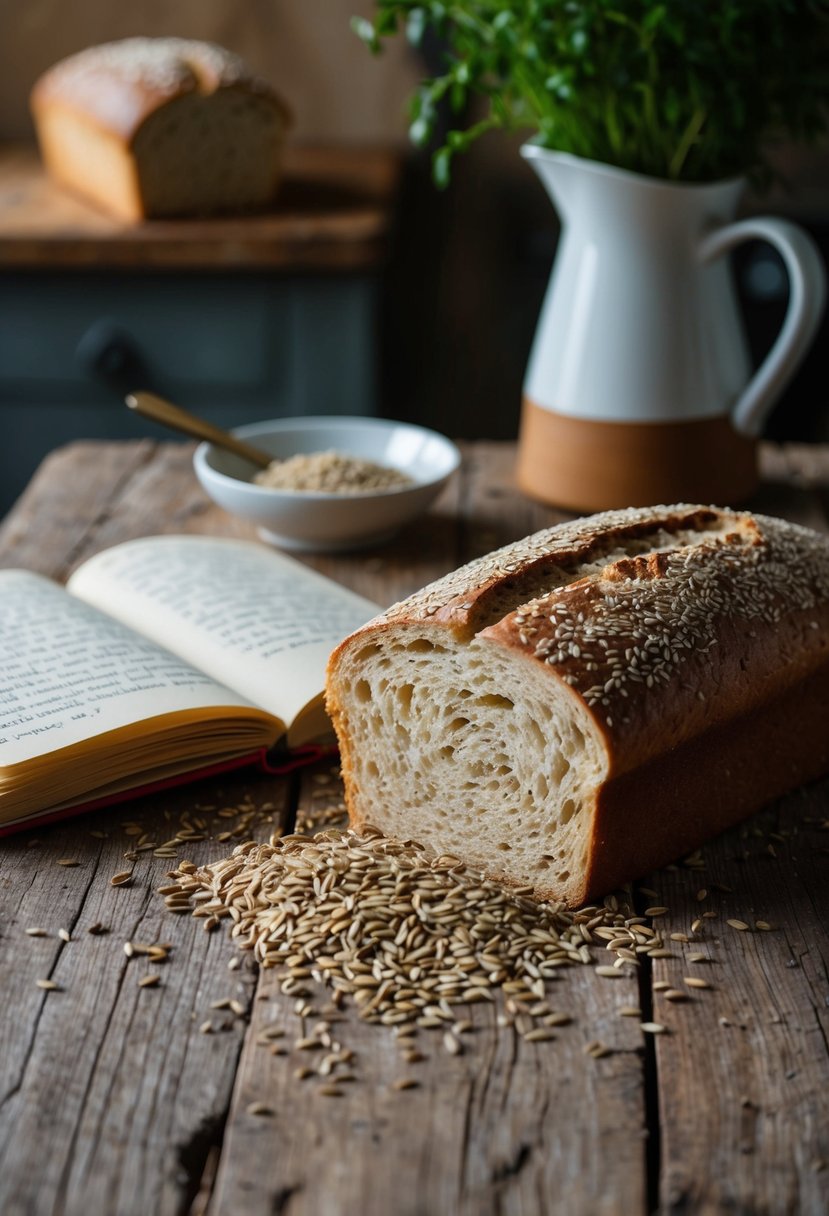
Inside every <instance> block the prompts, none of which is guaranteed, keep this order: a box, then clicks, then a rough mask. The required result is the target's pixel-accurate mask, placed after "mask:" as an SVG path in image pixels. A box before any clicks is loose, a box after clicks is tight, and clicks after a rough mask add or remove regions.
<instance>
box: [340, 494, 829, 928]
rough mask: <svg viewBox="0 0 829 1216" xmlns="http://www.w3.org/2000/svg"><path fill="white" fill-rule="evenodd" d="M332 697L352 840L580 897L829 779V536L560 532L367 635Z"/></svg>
mask: <svg viewBox="0 0 829 1216" xmlns="http://www.w3.org/2000/svg"><path fill="white" fill-rule="evenodd" d="M327 704H328V709H329V712H330V714H331V717H332V719H333V722H334V726H335V728H336V732H337V736H338V739H339V744H340V749H341V755H342V767H343V775H344V780H345V790H346V801H347V806H348V810H349V816H350V819H351V821H352V823H353V824H354V825H356V826H357V827H360V826H363V825H366V824H371V825H373V826H375V827H377V828H379V829H380V830H381V831H383V832H385V833H386V834H388V835H390V836H394V837H398V838H410V839H414V840H418V841H420V842H422V843H423V844H424V845H426V846H428V847H429V848H430V849H432V850H434V851H435V852H436V853H449V854H454V855H455V856H457V857H459V858H461V859H462V860H463V861H465V862H466V863H468V864H469V865H471V866H473V867H476V868H479V869H481V870H482V871H484V872H485V873H486V874H487V875H489V876H490V877H492V878H494V879H497V880H499V881H501V882H503V883H505V884H506V885H520V886H531V887H532V888H533V890H534V892H535V893H536V895H537V896H538V897H539V898H543V899H555V900H562V901H565V902H566V903H567V904H569V905H571V906H575V905H579V904H581V903H583V902H584V901H585V900H587V899H591V898H593V897H595V896H599V895H602V894H604V893H606V892H607V891H609V890H611V889H612V888H614V887H617V886H619V885H621V884H623V883H625V882H627V881H629V880H632V879H634V878H636V877H638V876H640V875H642V874H645V873H647V872H648V871H650V870H652V869H653V868H655V867H658V866H660V865H663V864H666V863H668V862H670V861H673V860H675V859H676V858H678V857H680V856H682V855H683V854H685V853H687V852H688V851H690V850H693V849H695V848H697V847H698V846H699V845H700V844H701V843H702V842H703V841H704V840H706V838H708V837H710V836H712V835H714V834H715V833H717V832H719V831H721V830H722V829H723V828H725V827H727V826H729V825H730V824H733V823H735V822H736V821H737V820H739V819H741V818H742V817H744V816H746V815H748V814H749V813H750V812H752V811H754V810H755V809H757V808H758V807H760V806H761V805H762V804H763V803H765V802H767V801H768V800H770V799H772V798H774V797H776V796H778V795H780V794H782V793H784V792H785V791H787V790H790V789H792V788H794V787H795V786H797V785H799V784H801V783H802V782H804V781H808V780H810V779H813V778H816V777H818V776H819V775H821V774H823V773H825V772H827V771H829V537H825V536H821V535H819V534H817V533H815V532H812V531H810V530H808V529H806V528H802V527H798V526H795V525H793V524H789V523H784V522H782V521H781V520H778V519H771V518H767V517H764V516H759V515H750V514H745V513H737V512H733V511H728V510H720V509H717V508H713V507H710V508H709V507H701V506H686V505H681V506H672V507H650V508H646V509H641V510H640V509H636V510H623V511H610V512H605V513H603V514H601V515H594V516H592V517H590V518H588V519H582V520H577V521H576V522H574V523H567V524H562V525H560V526H558V527H554V528H550V529H549V530H547V531H544V532H539V533H537V534H536V535H534V536H530V537H528V538H527V539H526V540H522V541H519V542H518V543H517V544H513V545H509V546H508V547H506V548H504V549H500V550H499V551H497V552H495V553H492V554H490V555H488V556H486V557H483V558H480V559H479V560H477V561H474V562H472V563H470V564H469V565H467V566H464V567H463V568H461V569H460V570H458V571H456V572H454V573H452V574H450V575H448V576H447V577H445V578H442V579H440V580H438V581H437V582H435V583H433V584H431V585H430V586H428V587H426V588H425V589H424V590H423V591H420V592H418V593H417V594H415V595H412V596H411V597H410V598H409V599H407V600H404V601H403V602H402V603H399V604H396V605H394V606H393V607H392V608H390V609H389V610H388V611H387V612H385V613H384V614H383V615H381V616H379V617H377V618H375V619H374V620H373V621H371V622H370V623H369V624H367V625H366V626H364V627H363V628H361V629H360V630H358V631H357V632H356V633H354V634H353V635H351V636H350V637H349V638H347V639H346V640H345V641H344V642H343V643H342V644H341V645H340V646H339V647H338V648H337V650H335V651H334V653H333V655H332V656H331V660H330V663H329V669H328V680H327Z"/></svg>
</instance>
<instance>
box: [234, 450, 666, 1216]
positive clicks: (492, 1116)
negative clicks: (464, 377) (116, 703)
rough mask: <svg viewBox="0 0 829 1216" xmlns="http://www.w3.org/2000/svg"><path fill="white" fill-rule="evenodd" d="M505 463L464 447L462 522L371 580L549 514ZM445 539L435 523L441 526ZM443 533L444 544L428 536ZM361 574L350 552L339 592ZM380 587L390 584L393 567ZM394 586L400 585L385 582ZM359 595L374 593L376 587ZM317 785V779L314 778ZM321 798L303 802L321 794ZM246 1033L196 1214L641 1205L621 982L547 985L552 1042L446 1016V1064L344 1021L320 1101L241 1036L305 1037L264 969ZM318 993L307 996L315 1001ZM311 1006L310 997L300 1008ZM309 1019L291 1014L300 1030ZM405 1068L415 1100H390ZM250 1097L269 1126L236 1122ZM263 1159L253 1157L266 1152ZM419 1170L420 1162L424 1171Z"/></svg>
mask: <svg viewBox="0 0 829 1216" xmlns="http://www.w3.org/2000/svg"><path fill="white" fill-rule="evenodd" d="M511 467H512V453H511V449H509V448H508V447H507V446H506V445H496V444H492V445H482V444H475V445H469V446H468V448H467V450H466V451H465V463H464V475H463V477H462V479H461V481H460V484H459V491H460V493H459V498H458V500H457V503H458V509H459V511H460V515H461V520H460V528H459V532H458V536H457V540H458V544H457V547H456V548H455V549H454V552H453V551H452V549H451V547H450V546H449V545H448V544H443V545H442V547H441V548H440V549H438V550H437V551H436V552H435V554H434V555H433V557H432V561H431V564H432V565H433V567H434V568H433V569H432V570H428V569H427V567H428V565H429V564H430V563H429V561H428V560H426V557H427V554H424V552H423V551H422V550H421V551H415V552H414V553H409V552H408V551H404V553H405V556H404V555H403V554H400V553H396V554H395V556H394V558H393V559H392V560H391V561H389V559H388V558H385V559H384V568H383V575H384V577H387V576H388V573H389V572H390V571H392V572H394V571H397V572H399V562H400V560H401V557H403V560H405V563H406V567H405V568H404V570H403V576H404V579H405V580H406V581H408V582H409V583H410V585H408V586H406V587H404V588H401V593H405V590H411V589H412V588H411V582H410V580H412V579H416V578H419V580H420V582H419V583H415V584H414V585H420V584H422V583H423V582H425V581H428V578H431V577H436V576H437V575H439V574H442V573H444V572H445V571H446V570H449V569H451V568H452V567H453V566H454V565H456V564H458V562H460V561H465V560H468V559H469V558H471V557H472V556H475V555H477V554H478V553H480V552H483V551H485V550H486V549H489V548H491V547H492V546H493V544H503V543H506V542H507V541H509V540H513V539H515V538H516V537H518V536H522V535H525V534H526V533H527V532H529V531H534V530H536V529H537V528H539V527H542V526H544V525H545V524H546V523H548V522H552V520H553V519H554V518H555V513H553V512H551V511H549V510H548V509H547V508H544V507H539V506H536V505H533V504H530V503H529V502H528V501H527V500H526V499H525V498H523V497H522V496H520V495H519V494H518V493H517V492H516V491H515V490H514V488H513V487H512V485H511ZM450 533H451V529H450ZM444 539H445V540H448V537H447V538H444ZM352 560H353V559H345V558H341V557H337V558H336V559H328V560H326V562H325V564H324V566H323V568H324V570H325V572H326V573H327V574H330V575H331V576H332V577H338V578H341V579H342V581H346V579H345V578H343V576H342V574H341V571H342V568H343V566H344V565H345V566H348V565H351V563H352ZM355 573H356V574H357V575H358V576H359V579H358V581H356V582H352V585H355V586H356V589H357V590H360V591H361V592H362V593H363V594H371V590H370V584H369V583H367V582H364V581H362V580H363V579H365V578H366V577H367V576H369V577H371V572H370V571H367V570H366V569H365V564H364V563H363V564H361V563H360V562H359V559H358V560H357V561H356V563H355V564H353V565H351V569H350V571H349V576H350V577H349V581H351V580H352V579H353V578H354V575H355ZM393 577H394V574H393ZM397 585H398V586H399V582H398V584H397ZM375 595H376V593H375ZM320 776H327V777H328V778H329V779H328V780H327V781H325V782H324V783H323V784H322V785H320V783H319V777H320ZM321 789H322V790H323V791H324V792H322V793H321V792H320V790H321ZM339 798H340V793H339V789H338V788H337V787H336V786H335V783H334V781H333V780H332V779H331V776H330V770H329V772H328V773H325V772H320V773H318V774H316V780H315V775H314V774H310V775H309V776H308V777H307V779H306V781H305V782H304V785H303V791H302V794H301V797H300V803H299V808H300V809H299V816H300V824H301V826H303V827H305V826H306V825H308V824H310V823H311V822H312V821H314V819H316V822H317V823H318V824H319V825H320V826H326V825H327V823H328V815H327V813H326V810H327V808H336V807H337V805H338V803H339ZM258 997H259V998H262V999H261V1000H260V999H257V1001H256V1002H255V1005H254V1011H253V1021H252V1025H251V1033H250V1035H249V1036H248V1038H247V1039H246V1042H245V1046H244V1049H243V1052H242V1057H241V1060H240V1068H239V1076H238V1081H237V1086H236V1090H235V1093H234V1100H233V1108H232V1111H231V1115H230V1119H229V1122H228V1127H227V1132H226V1138H225V1146H224V1151H223V1153H222V1157H221V1161H220V1165H219V1171H218V1175H217V1181H216V1191H215V1193H214V1199H213V1204H212V1206H211V1212H212V1213H213V1216H219V1214H221V1213H224V1212H231V1211H235V1210H239V1209H240V1208H247V1209H249V1210H251V1211H255V1212H265V1211H277V1210H278V1211H281V1212H285V1213H290V1214H291V1216H304V1214H308V1216H311V1214H314V1216H317V1214H326V1216H327V1214H328V1213H331V1214H332V1216H333V1214H334V1213H339V1212H342V1211H359V1212H361V1213H363V1214H364V1216H373V1214H374V1213H377V1214H378V1216H379V1214H380V1213H384V1214H385V1213H387V1212H389V1211H395V1212H396V1213H400V1216H407V1214H409V1213H411V1214H412V1216H415V1214H421V1213H427V1212H453V1213H454V1212H457V1213H468V1214H469V1216H473V1214H474V1216H478V1214H479V1213H481V1214H483V1213H490V1212H491V1213H496V1212H498V1213H516V1216H518V1214H519V1213H520V1214H521V1216H530V1214H531V1213H535V1212H538V1213H543V1212H546V1211H549V1210H550V1209H551V1206H552V1205H556V1207H557V1210H561V1211H567V1212H568V1213H573V1214H574V1216H577V1214H578V1213H584V1214H585V1216H586V1214H588V1213H590V1214H591V1216H592V1214H593V1213H602V1212H607V1213H611V1212H617V1211H620V1210H625V1211H631V1212H635V1211H643V1210H644V1208H645V1195H646V1168H645V1155H646V1109H645V1096H644V1084H643V1069H642V1055H643V1042H642V1036H641V1033H640V1032H639V1030H638V1027H637V1026H636V1024H635V1022H631V1019H628V1018H621V1017H619V1016H618V1015H617V1014H616V1008H617V1007H618V1006H621V1005H625V1004H627V1005H631V1004H632V1005H637V1004H638V1002H639V995H638V984H637V980H636V978H635V977H633V978H631V977H624V978H619V979H617V980H613V981H608V980H606V979H602V978H600V977H597V976H595V975H594V974H593V973H592V970H588V969H587V968H584V969H582V968H578V969H573V970H569V971H567V973H566V975H564V976H563V978H562V979H561V980H559V981H558V982H557V983H556V984H555V985H551V997H550V999H551V1001H552V1003H553V1004H554V1006H555V1008H556V1009H560V1010H561V1011H562V1012H566V1013H568V1014H570V1015H571V1016H572V1019H573V1022H572V1024H571V1025H569V1026H565V1027H562V1028H561V1030H560V1031H559V1033H558V1038H557V1041H556V1042H554V1043H540V1044H528V1043H524V1042H523V1041H522V1040H520V1039H518V1038H517V1037H516V1036H515V1033H514V1031H512V1030H511V1029H505V1028H499V1027H497V1026H496V1023H495V1014H494V1011H493V1009H492V1008H489V1007H487V1008H486V1009H483V1010H482V1009H481V1007H480V1006H471V1007H470V1008H469V1009H468V1010H467V1009H460V1010H459V1016H461V1017H469V1019H470V1020H472V1021H473V1023H474V1025H475V1027H476V1030H475V1033H474V1035H472V1036H470V1044H469V1046H468V1049H467V1051H466V1053H465V1054H464V1055H463V1056H462V1057H460V1058H453V1057H450V1056H448V1055H447V1054H446V1053H445V1051H444V1050H443V1048H442V1046H441V1043H440V1035H439V1034H438V1035H437V1038H435V1035H434V1033H433V1032H428V1031H421V1032H420V1033H419V1049H420V1050H421V1051H422V1052H423V1053H424V1055H425V1056H426V1059H425V1060H424V1061H423V1062H421V1063H419V1064H417V1065H404V1064H403V1063H402V1062H401V1060H400V1053H399V1051H398V1049H397V1047H396V1045H395V1039H394V1036H393V1035H392V1034H391V1032H390V1031H388V1030H386V1029H385V1028H382V1027H377V1026H371V1025H368V1024H366V1023H363V1022H361V1021H360V1020H359V1019H358V1018H357V1017H356V1016H355V1013H354V1011H353V1010H350V1011H348V1012H347V1014H346V1018H345V1021H344V1023H343V1024H342V1025H340V1026H338V1027H337V1034H338V1037H339V1038H340V1039H341V1041H342V1042H343V1044H344V1045H346V1046H348V1047H350V1048H352V1049H353V1050H354V1051H355V1053H356V1055H357V1060H358V1066H359V1078H360V1079H359V1081H358V1082H357V1083H355V1084H354V1085H351V1086H349V1087H348V1090H347V1096H346V1097H344V1098H342V1099H337V1098H330V1097H326V1096H324V1095H321V1094H320V1093H319V1092H318V1091H319V1089H320V1086H321V1084H322V1082H321V1080H320V1079H319V1078H317V1079H316V1080H315V1079H313V1078H309V1079H306V1080H303V1081H297V1080H296V1079H295V1078H294V1076H293V1070H294V1069H295V1068H296V1067H297V1065H299V1064H305V1063H306V1062H307V1054H306V1053H303V1052H297V1053H293V1054H290V1055H288V1056H272V1055H271V1054H270V1053H269V1051H268V1048H267V1047H265V1046H262V1045H261V1044H259V1043H258V1042H257V1040H258V1039H259V1038H260V1037H261V1036H262V1032H263V1031H264V1029H265V1028H266V1026H267V1025H268V1024H269V1023H270V1022H272V1021H276V1022H278V1023H279V1024H280V1025H284V1027H285V1029H286V1039H287V1041H288V1042H291V1041H292V1040H295V1039H296V1038H297V1037H300V1036H301V1035H302V1033H303V1031H304V1030H305V1029H307V1026H306V1024H305V1021H304V1022H303V1023H302V1026H301V1027H300V1025H299V1024H298V1023H297V1021H296V1019H295V1018H294V1016H293V1014H292V1004H293V1003H292V1001H291V1000H290V998H286V997H284V996H282V995H281V994H280V992H279V987H278V984H277V983H276V982H275V981H274V979H273V977H272V975H271V974H270V973H264V974H263V976H262V978H261V980H260V984H259V990H258ZM323 1000H324V998H323ZM314 1004H315V1006H319V1004H320V1002H319V1001H316V1000H315V1001H314ZM313 1020H314V1018H313V1017H310V1018H309V1019H306V1021H307V1022H308V1023H309V1024H310V1023H311V1022H313ZM595 1039H600V1040H602V1041H603V1042H605V1043H607V1044H608V1045H609V1046H611V1047H613V1048H614V1049H615V1050H614V1054H612V1055H609V1056H607V1057H605V1058H602V1059H597V1060H594V1059H593V1058H591V1057H590V1056H588V1055H586V1054H585V1053H584V1051H583V1047H584V1045H585V1044H587V1043H589V1042H590V1041H592V1040H595ZM404 1074H406V1075H409V1074H411V1075H413V1076H414V1078H415V1079H416V1080H417V1081H418V1082H419V1085H418V1088H417V1089H412V1090H405V1091H402V1092H399V1091H396V1090H395V1089H394V1082H395V1080H397V1079H399V1078H400V1077H402V1076H403V1075H404ZM257 1102H262V1103H264V1104H266V1105H267V1106H269V1107H271V1108H272V1109H273V1111H274V1112H275V1113H274V1116H273V1117H272V1118H267V1117H264V1118H263V1117H262V1116H260V1115H255V1114H251V1113H249V1107H250V1106H251V1104H255V1103H257ZM274 1140H276V1141H277V1142H278V1144H279V1150H278V1152H276V1153H274V1152H267V1151H266V1152H263V1151H262V1148H263V1146H264V1145H265V1144H266V1143H273V1142H274ZM427 1163H428V1164H427Z"/></svg>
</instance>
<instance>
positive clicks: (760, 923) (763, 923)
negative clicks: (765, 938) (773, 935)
mask: <svg viewBox="0 0 829 1216" xmlns="http://www.w3.org/2000/svg"><path fill="white" fill-rule="evenodd" d="M754 928H755V929H760V930H761V931H762V932H763V933H769V932H771V929H772V926H771V925H770V924H769V922H768V921H767V920H756V921H755V922H754Z"/></svg>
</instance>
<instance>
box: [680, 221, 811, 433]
mask: <svg viewBox="0 0 829 1216" xmlns="http://www.w3.org/2000/svg"><path fill="white" fill-rule="evenodd" d="M748 240H760V241H767V242H768V243H769V244H770V245H773V246H774V248H775V249H776V250H777V252H778V253H779V254H780V256H781V257H782V258H783V261H784V263H785V266H786V272H787V274H788V278H789V307H788V309H787V311H786V316H785V319H784V321H783V327H782V329H781V330H780V333H779V334H778V335H777V338H776V339H775V342H774V345H773V346H772V348H771V350H770V351H769V353H768V354H767V355H766V357H765V359H764V360H763V362H762V363H761V364H760V366H759V367H758V369H757V371H756V372H755V373H754V375H753V376H752V378H751V380H749V382H748V384H747V385H746V387H745V389H744V390H743V392H742V393H741V394H740V396H739V397H738V398H737V401H736V403H735V405H734V408H733V410H732V412H731V418H732V421H733V423H734V426H735V428H736V430H738V431H740V432H741V434H743V435H748V436H751V437H754V436H757V435H758V434H759V433H760V431H761V429H762V426H763V423H764V422H765V420H766V417H767V416H768V414H769V412H770V411H771V408H772V406H773V405H774V403H775V401H776V400H777V398H778V396H779V394H780V393H781V392H782V391H783V389H784V388H785V386H786V384H787V383H788V382H789V380H790V379H791V377H792V376H793V375H794V372H795V371H796V369H797V366H798V364H799V363H800V361H801V359H802V358H803V356H804V355H805V354H806V352H807V350H808V349H809V346H810V344H811V342H812V339H813V338H814V336H815V334H816V333H817V329H818V326H819V324H820V319H821V316H822V315H823V306H824V303H825V301H826V272H825V270H824V266H823V260H822V258H821V256H820V253H819V252H818V248H817V245H816V244H815V242H814V241H813V240H812V238H811V237H810V236H809V234H808V232H805V231H804V230H803V229H802V228H799V227H798V226H797V224H792V223H790V222H789V221H788V220H780V219H775V218H773V217H771V216H758V217H757V218H755V219H747V220H739V221H738V222H737V223H736V224H726V225H725V227H723V228H718V229H717V230H716V231H715V232H712V233H711V234H710V235H709V236H707V237H706V238H705V239H704V240H703V241H702V244H701V245H700V247H699V255H700V258H701V260H702V262H703V263H706V262H712V261H714V260H715V259H716V258H719V257H722V255H723V254H725V253H728V251H729V250H730V249H733V248H734V246H735V245H739V244H741V243H742V242H743V241H748Z"/></svg>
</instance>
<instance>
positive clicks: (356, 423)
mask: <svg viewBox="0 0 829 1216" xmlns="http://www.w3.org/2000/svg"><path fill="white" fill-rule="evenodd" d="M233 433H234V435H238V436H239V437H240V438H241V439H248V440H250V442H251V443H252V444H253V445H254V446H255V447H261V448H262V449H263V450H264V451H266V452H271V453H273V455H274V456H275V457H279V458H281V459H283V460H284V459H287V458H288V457H289V456H295V455H296V454H297V453H299V452H321V451H326V450H334V451H336V452H340V453H342V454H344V455H347V456H360V457H362V458H363V459H366V460H373V461H376V462H377V463H378V464H384V465H388V466H390V467H392V468H396V469H400V470H401V472H403V473H407V474H408V476H409V477H411V478H412V481H413V484H412V485H410V486H402V487H400V488H398V489H394V490H381V491H373V492H371V493H367V494H318V493H315V492H310V491H298V490H281V489H273V488H271V487H269V486H258V485H254V484H253V483H252V482H251V481H250V478H251V477H252V476H253V474H254V472H255V470H254V469H253V468H252V467H251V465H250V464H249V463H248V462H247V461H246V460H243V459H242V458H241V457H239V456H234V455H232V454H231V453H230V452H225V451H222V449H221V448H217V447H215V446H214V445H213V444H211V443H202V444H200V445H199V447H198V448H197V449H196V452H195V455H194V457H193V466H194V468H195V470H196V476H197V477H198V479H199V481H200V482H201V484H202V486H203V488H204V489H205V490H206V491H207V493H208V494H209V495H210V497H211V498H212V499H213V500H214V502H217V503H218V504H219V506H220V507H224V509H225V510H226V511H230V512H231V514H233V515H239V516H241V517H242V518H243V519H249V520H250V521H251V522H252V523H254V524H256V525H257V527H258V530H259V535H260V536H261V537H262V539H263V540H265V541H268V542H269V543H270V544H274V545H279V546H280V548H283V549H304V550H306V551H309V552H325V551H329V552H331V551H335V550H342V549H356V548H360V547H362V546H366V545H373V544H378V543H379V542H381V541H384V540H387V539H388V538H389V537H390V536H392V535H393V534H394V533H395V532H396V531H397V530H398V528H400V527H402V525H403V524H406V523H409V522H410V520H412V519H414V518H415V517H416V516H417V515H420V513H421V512H422V511H425V509H426V508H427V507H428V506H429V504H430V503H431V502H432V501H433V500H434V499H435V498H436V497H437V495H438V494H439V493H440V491H441V490H442V489H443V487H444V485H445V484H446V482H447V481H448V480H449V478H450V477H451V476H452V474H453V473H454V471H455V470H456V469H457V467H458V465H459V464H460V452H459V451H458V449H457V448H456V447H455V445H454V443H451V442H450V441H449V440H448V439H446V438H445V437H444V436H443V435H439V434H438V433H437V431H430V430H427V429H426V428H425V427H422V426H414V425H412V424H410V423H408V422H390V421H387V420H386V419H383V418H348V417H346V418H343V417H330V418H328V417H309V418H277V419H275V420H273V421H271V422H256V423H253V424H251V425H250V426H240V427H236V428H234V431H233Z"/></svg>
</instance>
